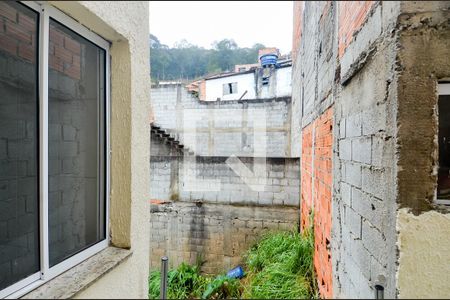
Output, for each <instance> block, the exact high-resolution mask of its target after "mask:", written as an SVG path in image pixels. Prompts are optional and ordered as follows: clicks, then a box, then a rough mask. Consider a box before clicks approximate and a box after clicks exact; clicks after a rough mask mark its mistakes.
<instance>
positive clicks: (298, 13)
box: [292, 1, 303, 61]
mask: <svg viewBox="0 0 450 300" xmlns="http://www.w3.org/2000/svg"><path fill="white" fill-rule="evenodd" d="M302 14H303V1H294V30H293V38H292V61H295V59H296V57H297V51H298V48H299V47H300V38H301V35H302Z"/></svg>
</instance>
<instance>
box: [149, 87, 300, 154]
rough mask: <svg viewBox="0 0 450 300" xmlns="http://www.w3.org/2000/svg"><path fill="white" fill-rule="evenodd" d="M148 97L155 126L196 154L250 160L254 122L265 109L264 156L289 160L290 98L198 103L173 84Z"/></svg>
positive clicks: (182, 88)
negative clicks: (237, 157)
mask: <svg viewBox="0 0 450 300" xmlns="http://www.w3.org/2000/svg"><path fill="white" fill-rule="evenodd" d="M151 98H152V107H153V112H154V118H155V123H156V124H158V125H160V126H161V127H162V128H164V129H167V130H169V131H172V132H174V133H175V134H176V135H177V138H178V140H179V141H180V142H181V143H183V144H184V145H185V146H187V147H188V148H190V149H192V150H194V152H195V153H196V154H197V155H201V156H230V155H237V156H243V157H253V156H254V155H255V154H254V148H253V147H254V140H253V139H254V136H253V134H254V132H253V131H254V130H253V129H254V123H253V120H254V119H257V116H260V115H261V110H264V112H265V114H266V120H265V121H266V141H267V143H266V149H267V151H266V154H265V156H267V157H292V153H291V145H290V97H285V98H274V99H264V100H262V99H256V100H246V101H199V100H198V99H197V98H195V97H194V96H192V95H191V94H190V93H188V92H187V90H186V89H185V88H184V87H183V86H181V85H180V84H178V85H176V84H175V85H163V86H159V87H154V88H152V92H151ZM257 127H259V126H257ZM194 130H195V132H196V134H195V136H194V134H193V131H194ZM258 130H259V129H258Z"/></svg>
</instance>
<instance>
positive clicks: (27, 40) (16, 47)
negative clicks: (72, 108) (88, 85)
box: [0, 2, 81, 80]
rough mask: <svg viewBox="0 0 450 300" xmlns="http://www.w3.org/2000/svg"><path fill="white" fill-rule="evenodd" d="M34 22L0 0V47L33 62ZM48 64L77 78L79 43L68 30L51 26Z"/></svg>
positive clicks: (79, 62)
mask: <svg viewBox="0 0 450 300" xmlns="http://www.w3.org/2000/svg"><path fill="white" fill-rule="evenodd" d="M36 30H37V27H36V24H35V22H34V21H33V20H32V19H31V18H29V17H28V16H26V15H24V14H23V13H20V12H18V11H17V10H16V9H14V8H12V7H11V6H9V5H8V4H6V3H5V2H0V51H6V52H8V53H9V54H12V55H14V56H16V57H18V58H21V59H23V60H25V61H28V62H32V63H34V62H35V57H34V53H35V52H34V49H35V47H36ZM49 34H50V43H49V54H50V56H49V67H50V69H53V70H56V71H58V72H61V73H64V74H65V75H67V76H69V77H71V78H73V79H76V80H79V79H80V75H81V70H80V67H81V59H80V58H81V57H80V55H81V45H80V43H78V42H77V41H75V40H73V39H72V38H70V36H68V35H67V34H65V33H63V32H61V31H59V30H57V29H56V28H54V27H53V26H50V32H49Z"/></svg>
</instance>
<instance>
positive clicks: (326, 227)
mask: <svg viewBox="0 0 450 300" xmlns="http://www.w3.org/2000/svg"><path fill="white" fill-rule="evenodd" d="M314 135H315V141H314V179H313V180H314V195H313V199H314V238H315V241H314V247H315V252H314V266H315V269H316V275H317V281H318V286H319V291H320V294H321V296H322V297H325V298H331V297H333V291H332V277H331V273H332V266H331V249H330V240H331V188H332V186H331V181H332V180H331V176H332V175H331V166H332V163H331V162H332V161H331V159H332V140H333V109H331V108H330V109H328V110H327V111H326V112H325V113H323V114H322V115H321V116H320V117H319V118H318V119H317V120H316V121H315V122H314Z"/></svg>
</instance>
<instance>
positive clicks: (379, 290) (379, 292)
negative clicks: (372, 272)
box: [375, 284, 384, 299]
mask: <svg viewBox="0 0 450 300" xmlns="http://www.w3.org/2000/svg"><path fill="white" fill-rule="evenodd" d="M375 299H384V287H383V286H382V285H380V284H376V285H375Z"/></svg>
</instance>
